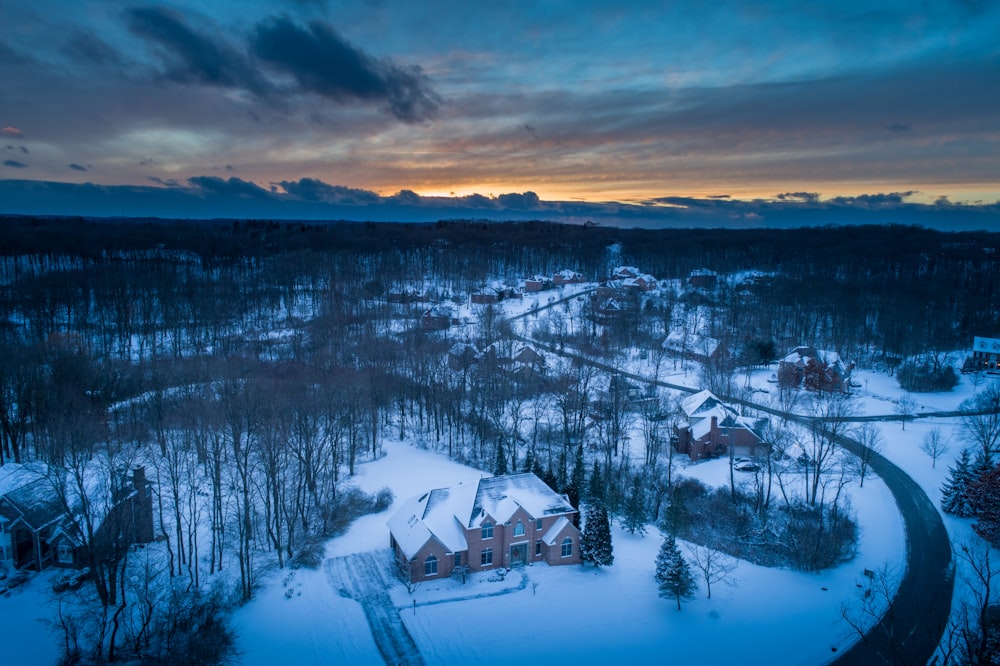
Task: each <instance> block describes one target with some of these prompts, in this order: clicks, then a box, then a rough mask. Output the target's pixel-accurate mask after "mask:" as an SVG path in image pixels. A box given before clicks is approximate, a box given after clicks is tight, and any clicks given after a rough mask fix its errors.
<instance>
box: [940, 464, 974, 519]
mask: <svg viewBox="0 0 1000 666" xmlns="http://www.w3.org/2000/svg"><path fill="white" fill-rule="evenodd" d="M973 480H974V477H973V471H972V460H971V456H970V455H969V449H962V452H961V453H960V454H959V456H958V459H957V460H955V464H954V465H952V466H951V467H950V468H949V469H948V479H947V480H946V481H945V482H944V485H943V486H942V487H941V509H942V510H943V511H944V512H945V513H951V514H954V515H956V516H960V517H963V518H968V517H969V516H972V515H973V514H974V513H975V511H974V510H973V508H972V504H971V502H969V486H970V485H972V481H973Z"/></svg>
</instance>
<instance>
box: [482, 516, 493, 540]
mask: <svg viewBox="0 0 1000 666" xmlns="http://www.w3.org/2000/svg"><path fill="white" fill-rule="evenodd" d="M492 538H493V523H491V522H490V521H488V520H487V521H486V522H485V523H483V539H484V540H485V539H492Z"/></svg>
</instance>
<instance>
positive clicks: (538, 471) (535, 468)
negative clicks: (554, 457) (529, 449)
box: [531, 456, 545, 481]
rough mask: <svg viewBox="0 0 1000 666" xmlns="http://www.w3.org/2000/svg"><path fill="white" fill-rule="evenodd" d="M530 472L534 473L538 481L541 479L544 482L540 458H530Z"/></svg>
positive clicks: (543, 471)
mask: <svg viewBox="0 0 1000 666" xmlns="http://www.w3.org/2000/svg"><path fill="white" fill-rule="evenodd" d="M531 471H532V472H534V473H535V476H537V477H538V478H539V479H542V480H543V481H544V480H545V470H544V469H542V460H541V458H539V457H537V456H534V457H532V459H531Z"/></svg>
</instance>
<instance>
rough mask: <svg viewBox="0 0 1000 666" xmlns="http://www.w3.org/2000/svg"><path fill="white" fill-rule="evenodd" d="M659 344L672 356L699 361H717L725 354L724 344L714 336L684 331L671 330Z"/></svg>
mask: <svg viewBox="0 0 1000 666" xmlns="http://www.w3.org/2000/svg"><path fill="white" fill-rule="evenodd" d="M660 346H661V347H663V349H664V350H666V351H667V352H669V353H671V354H673V355H674V356H680V357H681V358H686V359H688V360H691V361H698V362H699V363H707V362H709V361H717V360H719V359H721V358H723V357H725V356H726V354H727V350H726V347H725V345H723V344H722V342H720V341H719V340H717V339H716V338H712V337H709V336H707V335H698V334H696V333H686V332H684V331H671V332H670V334H669V335H668V336H667V337H666V339H664V341H663V343H662V344H661V345H660Z"/></svg>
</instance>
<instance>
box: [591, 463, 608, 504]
mask: <svg viewBox="0 0 1000 666" xmlns="http://www.w3.org/2000/svg"><path fill="white" fill-rule="evenodd" d="M587 499H589V500H590V501H591V502H594V503H595V504H603V503H604V477H602V476H601V463H600V461H598V460H594V470H593V471H592V472H591V473H590V486H589V488H588V489H587Z"/></svg>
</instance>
